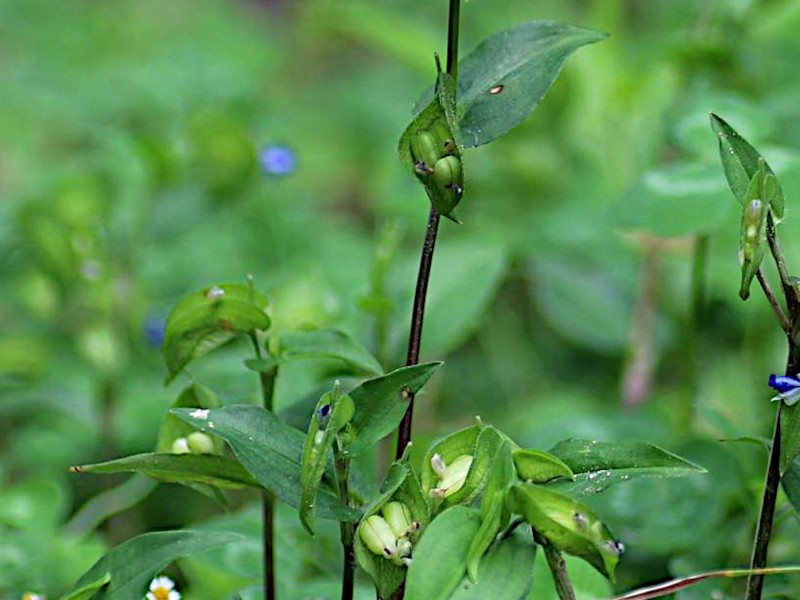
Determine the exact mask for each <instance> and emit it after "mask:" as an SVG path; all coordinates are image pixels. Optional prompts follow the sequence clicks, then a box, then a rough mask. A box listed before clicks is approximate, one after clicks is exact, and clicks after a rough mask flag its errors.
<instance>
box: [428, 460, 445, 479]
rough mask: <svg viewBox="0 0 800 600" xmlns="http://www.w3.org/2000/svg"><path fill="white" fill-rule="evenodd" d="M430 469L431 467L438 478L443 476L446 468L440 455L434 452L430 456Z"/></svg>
mask: <svg viewBox="0 0 800 600" xmlns="http://www.w3.org/2000/svg"><path fill="white" fill-rule="evenodd" d="M431 469H433V472H434V473H436V474H437V475H438V476H439V479H441V478H442V477H444V473H445V471H446V470H447V465H446V464H444V461H443V460H442V457H441V456H439V455H438V454H434V455H433V456H432V457H431Z"/></svg>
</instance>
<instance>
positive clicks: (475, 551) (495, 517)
mask: <svg viewBox="0 0 800 600" xmlns="http://www.w3.org/2000/svg"><path fill="white" fill-rule="evenodd" d="M515 480H516V473H515V470H514V461H513V459H512V456H511V445H510V443H509V442H508V441H505V442H504V443H503V444H502V446H501V447H500V450H499V451H498V453H497V455H496V459H495V460H494V461H493V463H492V466H491V471H490V472H489V479H488V480H487V482H486V489H485V491H484V493H483V498H482V499H481V526H480V529H478V533H476V534H475V537H474V538H472V542H471V543H470V546H469V554H468V556H467V573H468V575H469V578H470V579H471V580H472V581H473V582H474V581H478V577H479V575H480V573H481V566H482V564H483V563H482V562H481V560H482V557H483V555H484V553H485V552H486V551H487V550H488V549H489V546H491V545H492V543H493V542H494V540H495V537H497V534H498V533H499V532H500V530H501V529H503V528H504V527H505V526H506V525H507V524H508V521H509V519H510V517H511V515H510V514H509V512H508V510H507V509H506V492H507V490H508V487H509V486H510V485H511V484H512V483H514V482H515ZM531 560H532V559H531Z"/></svg>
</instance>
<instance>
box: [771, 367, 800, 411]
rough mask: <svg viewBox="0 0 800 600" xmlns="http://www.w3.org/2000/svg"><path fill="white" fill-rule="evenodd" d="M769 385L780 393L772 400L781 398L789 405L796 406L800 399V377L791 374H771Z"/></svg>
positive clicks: (775, 400)
mask: <svg viewBox="0 0 800 600" xmlns="http://www.w3.org/2000/svg"><path fill="white" fill-rule="evenodd" d="M769 386H770V387H771V388H773V389H774V390H777V391H778V392H779V394H778V395H777V396H774V397H773V398H772V402H780V401H781V400H782V401H783V402H785V403H786V405H787V406H794V405H795V404H797V402H798V401H800V379H798V378H797V377H792V376H790V375H774V374H773V375H770V376H769Z"/></svg>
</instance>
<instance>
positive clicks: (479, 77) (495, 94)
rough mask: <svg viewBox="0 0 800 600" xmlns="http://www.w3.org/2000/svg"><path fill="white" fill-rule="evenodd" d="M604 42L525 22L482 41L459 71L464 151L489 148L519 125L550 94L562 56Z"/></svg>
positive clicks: (596, 35) (570, 28) (567, 28)
mask: <svg viewBox="0 0 800 600" xmlns="http://www.w3.org/2000/svg"><path fill="white" fill-rule="evenodd" d="M607 37H608V36H607V35H606V34H604V33H600V32H598V31H592V30H591V29H584V28H582V27H575V26H574V25H568V24H566V23H557V22H553V21H530V22H528V23H523V24H521V25H517V26H516V27H512V28H510V29H506V30H504V31H501V32H499V33H496V34H495V35H493V36H491V37H489V38H487V39H486V40H484V41H483V42H481V43H480V44H479V45H478V46H477V47H476V48H475V50H473V51H472V52H471V53H470V54H469V55H468V56H467V57H465V58H464V60H462V61H460V62H459V66H458V95H457V100H458V116H459V124H460V128H461V137H462V139H463V142H464V146H465V147H466V148H473V147H475V146H481V145H483V144H488V143H489V142H491V141H492V140H494V139H495V138H498V137H500V136H501V135H503V134H504V133H506V132H507V131H509V130H511V129H513V128H514V127H516V126H517V125H519V124H520V123H522V121H524V120H525V118H526V117H527V116H528V115H529V114H530V112H531V111H532V110H533V109H534V108H536V105H538V104H539V102H540V101H541V100H542V98H543V97H544V95H545V94H546V93H547V90H549V89H550V86H551V85H552V84H553V82H554V81H555V79H556V77H558V74H559V72H560V71H561V67H562V66H563V64H564V61H565V60H566V59H567V57H568V56H569V55H570V54H572V52H574V51H575V50H577V49H578V48H580V47H581V46H584V45H586V44H592V43H594V42H599V41H601V40H604V39H606V38H607ZM498 88H499V90H498Z"/></svg>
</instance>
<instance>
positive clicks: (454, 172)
mask: <svg viewBox="0 0 800 600" xmlns="http://www.w3.org/2000/svg"><path fill="white" fill-rule="evenodd" d="M433 176H434V177H435V178H436V182H437V183H438V184H439V185H441V186H442V187H446V188H450V189H453V190H456V188H457V189H458V190H460V189H461V183H462V172H461V161H460V160H459V159H458V157H457V156H445V157H444V158H441V159H439V160H437V161H436V162H435V163H434V165H433ZM458 193H460V192H459V191H456V194H458Z"/></svg>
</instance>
